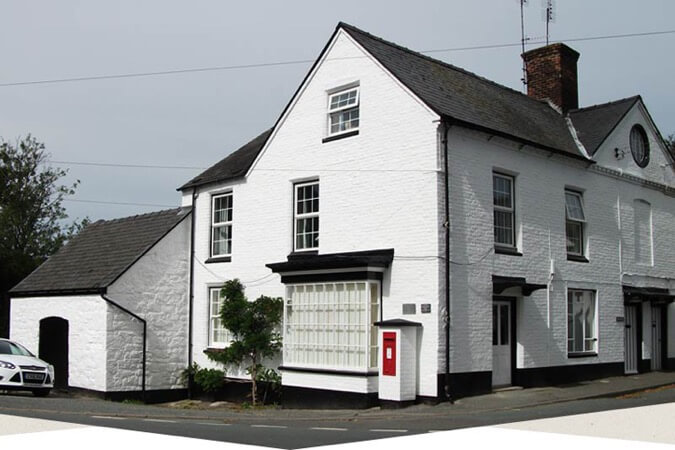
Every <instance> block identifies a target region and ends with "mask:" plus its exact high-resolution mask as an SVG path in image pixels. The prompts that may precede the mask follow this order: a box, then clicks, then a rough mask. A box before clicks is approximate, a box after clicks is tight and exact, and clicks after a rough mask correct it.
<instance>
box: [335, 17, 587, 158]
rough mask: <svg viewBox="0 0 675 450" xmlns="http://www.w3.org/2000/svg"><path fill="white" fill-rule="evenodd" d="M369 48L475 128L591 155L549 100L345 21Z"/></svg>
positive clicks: (446, 113) (451, 116) (423, 95)
mask: <svg viewBox="0 0 675 450" xmlns="http://www.w3.org/2000/svg"><path fill="white" fill-rule="evenodd" d="M338 28H343V29H344V30H345V31H346V32H347V33H349V35H350V36H351V37H352V38H354V40H356V42H358V43H359V44H360V45H361V46H362V47H363V48H364V49H365V50H366V51H367V52H368V53H370V54H371V55H372V56H373V57H375V58H376V59H377V60H378V61H379V62H380V63H381V64H382V65H383V66H384V67H385V68H386V69H387V70H389V71H390V72H391V73H392V74H393V75H394V76H395V77H396V78H398V79H399V80H400V81H401V82H402V83H403V84H404V85H406V86H407V87H408V88H409V89H410V90H411V91H412V92H413V93H414V94H415V95H417V96H418V97H419V98H420V99H421V100H422V101H423V102H424V103H425V104H426V105H427V106H429V108H431V109H432V110H434V111H435V112H436V113H437V114H439V115H440V116H442V117H444V118H446V119H448V120H450V121H451V122H455V123H457V124H459V125H463V126H466V127H469V128H476V129H479V130H482V131H486V132H489V133H493V134H497V135H501V136H503V137H506V138H510V139H514V140H516V141H518V142H521V143H524V144H529V145H533V146H536V147H539V148H544V149H546V150H550V151H553V152H556V153H562V154H564V155H567V156H571V157H575V158H580V159H584V160H587V158H586V157H585V156H584V155H583V154H582V153H581V152H580V150H579V148H578V147H577V145H576V143H575V142H574V139H573V138H572V135H571V133H570V131H569V128H568V126H567V122H566V121H565V117H564V116H563V115H562V114H560V113H559V112H557V111H556V110H554V109H553V108H552V107H551V106H550V105H549V104H548V103H547V102H544V101H540V100H535V99H533V98H532V97H528V96H527V95H525V94H523V93H521V92H518V91H516V90H513V89H510V88H507V87H505V86H502V85H500V84H497V83H495V82H493V81H490V80H488V79H486V78H483V77H480V76H478V75H476V74H474V73H471V72H468V71H466V70H464V69H461V68H459V67H456V66H453V65H451V64H448V63H445V62H442V61H439V60H436V59H433V58H430V57H428V56H425V55H423V54H421V53H418V52H415V51H412V50H409V49H407V48H405V47H401V46H400V45H397V44H394V43H392V42H388V41H385V40H384V39H381V38H379V37H377V36H373V35H372V34H370V33H367V32H365V31H362V30H359V29H358V28H356V27H354V26H352V25H348V24H345V23H340V24H339V25H338Z"/></svg>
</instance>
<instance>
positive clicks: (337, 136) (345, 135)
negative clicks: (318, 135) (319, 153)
mask: <svg viewBox="0 0 675 450" xmlns="http://www.w3.org/2000/svg"><path fill="white" fill-rule="evenodd" d="M357 134H359V130H354V131H348V132H346V133H340V134H334V135H332V136H328V137H325V138H323V139H322V140H321V143H322V144H325V143H326V142H332V141H337V140H339V139H344V138H348V137H352V136H356V135H357Z"/></svg>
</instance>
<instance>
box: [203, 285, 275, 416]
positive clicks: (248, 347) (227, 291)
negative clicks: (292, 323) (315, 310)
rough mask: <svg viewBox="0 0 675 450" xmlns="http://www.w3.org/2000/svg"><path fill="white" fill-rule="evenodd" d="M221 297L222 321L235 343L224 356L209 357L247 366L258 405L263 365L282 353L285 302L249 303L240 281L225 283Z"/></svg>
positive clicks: (253, 398) (262, 298)
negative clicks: (281, 327)
mask: <svg viewBox="0 0 675 450" xmlns="http://www.w3.org/2000/svg"><path fill="white" fill-rule="evenodd" d="M221 294H222V296H223V302H222V306H221V308H220V319H221V320H222V323H223V326H224V327H225V328H227V329H228V330H229V331H230V333H231V335H232V341H231V342H230V345H229V346H227V347H225V348H224V349H223V350H222V351H221V352H217V353H213V354H209V358H211V359H212V360H214V361H217V362H219V363H221V364H223V365H225V366H227V365H230V364H234V365H241V364H245V365H246V366H245V367H246V372H247V373H248V374H249V375H250V377H251V401H252V403H253V404H254V405H255V404H256V398H257V381H258V380H259V379H260V377H259V375H260V374H261V373H262V372H263V371H264V370H265V367H264V366H263V365H262V362H263V360H264V359H265V358H271V357H273V356H275V355H277V354H278V353H279V351H280V350H281V334H280V333H279V332H278V329H279V325H280V323H281V317H282V311H283V300H282V299H281V298H272V297H267V296H264V295H263V296H260V297H258V298H257V299H256V300H255V301H253V302H249V301H248V299H247V298H246V295H245V294H244V286H243V285H242V284H241V282H240V281H239V280H238V279H234V280H229V281H226V282H225V284H224V286H223V289H222V291H221Z"/></svg>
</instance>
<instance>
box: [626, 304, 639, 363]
mask: <svg viewBox="0 0 675 450" xmlns="http://www.w3.org/2000/svg"><path fill="white" fill-rule="evenodd" d="M628 308H632V309H633V310H634V311H635V323H633V324H632V328H633V330H634V331H633V339H634V341H635V342H634V343H635V373H640V372H641V370H640V361H641V360H642V304H640V303H626V304H625V305H624V342H623V346H624V347H623V348H624V350H623V351H624V355H623V364H624V365H623V372H624V375H633V373H632V372H631V373H628V372H626V362H627V358H628V353H627V351H626V348H627V346H628V342H627V341H626V337H627V336H626V334H630V333H628V332H626V328H627V327H628V323H627V322H628Z"/></svg>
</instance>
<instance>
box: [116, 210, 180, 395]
mask: <svg viewBox="0 0 675 450" xmlns="http://www.w3.org/2000/svg"><path fill="white" fill-rule="evenodd" d="M189 248H190V218H189V217H187V218H186V219H183V220H182V221H181V222H180V223H179V224H178V225H177V226H176V227H175V228H174V229H172V230H171V231H170V232H169V233H168V234H167V235H166V236H165V237H163V238H162V239H161V240H160V241H159V242H158V243H156V244H155V245H154V246H153V247H152V248H151V249H150V251H148V252H147V253H146V254H145V255H143V257H142V258H141V259H139V260H138V261H137V262H136V263H134V265H133V266H131V268H129V270H127V271H126V272H125V273H124V274H123V275H122V276H121V277H120V278H119V279H118V280H117V281H115V282H114V283H113V284H112V285H111V286H110V287H108V297H109V298H110V299H111V300H113V301H114V302H116V303H117V304H119V305H121V306H123V307H124V308H127V309H128V310H130V311H132V312H134V313H135V314H137V315H138V316H140V317H142V318H144V319H145V320H146V321H147V324H148V325H147V327H148V329H147V368H146V389H147V390H157V389H179V388H184V386H183V385H182V384H181V382H180V373H181V371H182V370H184V369H185V368H186V367H187V365H188V363H187V342H188V321H187V317H188V283H189V276H188V275H189V267H188V266H189ZM108 320H109V324H110V326H109V329H108V330H109V332H108V344H107V347H108V390H109V391H120V390H137V389H139V388H140V384H139V381H140V374H141V364H140V361H141V353H140V352H141V351H142V340H141V338H142V327H141V324H140V322H139V321H138V320H134V319H132V318H130V317H129V315H126V314H122V312H121V311H119V310H116V311H114V314H110V315H109V316H108ZM113 321H120V323H118V325H116V326H113ZM122 323H126V326H121V325H122ZM123 330H124V331H123ZM123 333H125V334H126V335H127V336H128V337H127V338H126V339H122V336H123V335H124V334H123ZM132 387H133V388H132Z"/></svg>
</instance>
